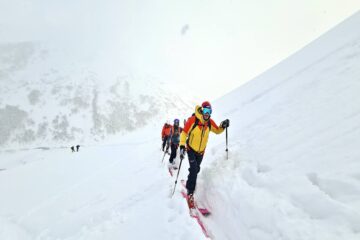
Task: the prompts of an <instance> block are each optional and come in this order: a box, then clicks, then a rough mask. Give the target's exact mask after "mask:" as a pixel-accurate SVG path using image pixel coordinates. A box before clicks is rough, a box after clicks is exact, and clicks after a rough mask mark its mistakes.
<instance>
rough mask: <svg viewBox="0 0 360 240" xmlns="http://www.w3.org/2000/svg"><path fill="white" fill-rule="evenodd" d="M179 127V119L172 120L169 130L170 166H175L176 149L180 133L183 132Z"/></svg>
mask: <svg viewBox="0 0 360 240" xmlns="http://www.w3.org/2000/svg"><path fill="white" fill-rule="evenodd" d="M179 125H180V121H179V119H175V120H174V125H173V126H172V128H171V129H170V148H171V154H170V158H169V162H170V163H171V164H172V165H174V164H175V161H174V159H175V158H176V152H177V149H178V147H179V143H180V133H181V131H182V130H183V129H182V128H181V127H180V126H179Z"/></svg>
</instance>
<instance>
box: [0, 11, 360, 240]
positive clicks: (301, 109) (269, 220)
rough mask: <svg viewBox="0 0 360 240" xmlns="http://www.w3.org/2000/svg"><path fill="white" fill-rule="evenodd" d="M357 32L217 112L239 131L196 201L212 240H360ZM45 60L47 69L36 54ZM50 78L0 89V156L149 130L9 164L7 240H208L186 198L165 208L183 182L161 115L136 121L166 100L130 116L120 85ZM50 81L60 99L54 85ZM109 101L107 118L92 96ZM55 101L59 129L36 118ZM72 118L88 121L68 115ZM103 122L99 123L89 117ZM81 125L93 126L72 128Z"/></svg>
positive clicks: (313, 48) (342, 33) (323, 41)
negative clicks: (59, 139)
mask: <svg viewBox="0 0 360 240" xmlns="http://www.w3.org/2000/svg"><path fill="white" fill-rule="evenodd" d="M358 26H360V13H359V12H358V13H357V14H355V15H354V16H352V17H351V18H349V19H348V20H346V21H345V22H343V23H341V24H340V25H338V26H337V27H335V28H334V29H333V30H331V31H330V32H328V33H326V34H325V35H323V36H322V37H320V38H319V39H317V40H316V41H314V42H313V43H311V44H310V45H308V46H307V47H305V48H303V49H302V50H300V51H299V52H297V53H296V54H294V55H293V56H291V57H289V58H288V59H286V60H285V61H283V62H282V63H280V64H278V65H277V66H275V67H274V68H272V69H270V70H269V71H267V72H265V73H263V74H262V75H260V76H259V77H257V78H255V79H253V80H252V81H250V82H249V83H248V84H246V85H244V86H241V87H240V88H238V89H235V90H234V91H232V92H230V93H229V94H227V95H225V96H223V97H222V98H220V99H218V100H217V101H215V102H213V112H214V113H213V116H212V118H213V119H214V120H215V121H216V122H217V123H219V122H220V121H221V120H223V119H225V118H229V119H230V128H229V129H228V136H229V139H228V143H229V146H228V148H229V158H228V159H226V152H225V148H226V145H225V133H224V134H222V135H211V136H210V141H209V145H208V148H207V151H206V154H205V156H204V160H203V163H202V166H201V167H202V169H201V172H200V174H199V177H198V184H197V189H196V193H195V198H196V199H197V200H198V201H199V203H201V204H202V205H204V206H206V207H208V208H209V209H210V210H211V212H212V214H211V215H210V216H208V217H206V218H203V221H204V223H205V225H206V227H207V228H208V230H209V232H210V235H211V236H212V238H213V239H221V240H223V239H224V240H225V239H228V240H239V239H241V240H272V239H273V240H275V239H276V240H278V239H291V240H297V239H299V240H305V239H306V240H323V239H331V240H342V239H347V240H357V239H359V238H360V198H359V196H360V161H359V159H360V148H359V145H360V97H359V93H360V31H359V30H358ZM18 47H19V46H18ZM18 47H13V46H7V47H6V48H5V49H6V50H7V51H9V52H11V54H10V53H9V54H10V55H8V56H13V57H14V58H15V57H16V55H17V54H18V53H16V51H17V50H14V49H18ZM21 47H24V48H25V49H28V50H26V51H22V54H31V53H32V52H33V51H34V50H33V46H32V45H30V46H28V45H26V44H25V45H23V46H21ZM37 54H40V55H37V56H38V58H41V56H42V55H41V51H40V52H39V51H38V52H37ZM32 56H34V55H32ZM16 58H19V59H23V60H22V61H26V59H27V58H26V57H25V58H23V57H19V56H17V57H16ZM7 59H8V60H7ZM9 59H10V60H9ZM11 59H12V57H11V58H10V57H9V58H2V59H1V61H2V64H7V67H6V69H7V70H6V71H2V72H1V74H0V77H1V78H2V79H5V78H8V77H10V75H11V74H10V72H12V71H15V70H16V72H17V73H16V74H20V72H22V71H23V70H21V69H22V68H23V67H24V66H25V65H26V66H29V65H28V64H25V62H22V61H20V62H18V64H17V65H16V66H15V65H12V63H11ZM28 59H30V58H28ZM29 61H30V60H29ZM31 69H34V68H31ZM47 69H48V68H47ZM30 72H31V71H30V70H28V71H26V73H27V74H29V73H30ZM34 73H36V71H35V70H34ZM9 74H10V75H9ZM42 74H43V73H41V76H43V75H42ZM48 74H49V75H48V76H43V78H42V77H41V76H40V75H39V76H37V77H38V78H39V79H43V80H39V81H36V82H35V85H33V84H31V85H30V83H27V82H23V81H22V80H19V81H16V82H15V83H14V84H8V85H6V84H5V85H4V84H2V85H1V89H2V90H1V93H2V95H1V101H0V102H1V108H0V122H1V126H0V128H1V133H2V135H1V138H0V139H1V141H2V142H1V141H0V144H2V143H5V142H8V141H10V142H11V143H14V142H16V139H19V140H21V141H24V139H32V138H33V137H34V136H38V137H39V138H41V139H45V142H46V139H48V140H49V139H51V138H54V137H55V136H58V135H57V134H58V133H59V134H60V136H67V135H66V134H69V136H73V135H74V134H75V133H76V132H83V133H89V134H90V133H92V130H93V131H96V130H98V131H100V133H105V132H107V131H111V130H113V129H123V128H125V129H132V127H134V126H137V125H143V127H142V128H140V129H138V130H136V129H134V130H133V131H128V132H126V133H123V134H122V135H119V133H122V132H121V131H120V130H119V131H115V132H114V134H115V133H117V135H116V134H115V135H114V137H113V138H112V139H108V138H107V139H106V141H105V140H101V138H99V139H98V141H97V142H93V143H89V144H84V145H81V147H80V151H79V152H75V153H71V151H70V148H69V147H66V148H62V147H54V146H56V145H55V144H54V143H53V142H52V143H51V146H50V147H48V148H46V145H45V144H43V145H42V146H41V147H43V148H38V149H27V150H26V149H24V150H20V149H17V150H12V151H2V152H0V192H1V197H0V239H11V240H12V239H14V240H15V239H21V240H22V239H38V240H43V239H64V240H65V239H66V240H72V239H74V240H75V239H77V240H78V239H86V240H93V239H109V240H110V239H163V240H168V239H178V240H188V239H205V237H204V235H203V233H202V231H201V229H200V227H199V226H198V225H197V223H196V221H195V220H194V219H192V218H190V217H189V214H188V209H187V206H186V203H185V201H184V199H182V197H181V194H180V189H181V186H177V189H176V191H175V194H174V196H173V197H171V196H170V193H171V191H172V188H173V187H174V182H175V177H173V178H171V177H170V176H169V174H168V172H167V167H166V164H164V163H161V158H162V156H163V153H162V152H161V151H160V143H161V142H160V131H161V127H162V124H163V122H164V120H165V118H166V117H164V119H161V118H160V117H161V115H159V114H158V115H157V117H155V116H154V121H152V122H149V123H147V124H145V123H142V122H141V118H139V117H137V116H139V115H136V114H137V113H138V112H139V111H140V110H134V111H133V112H132V110H131V109H133V108H132V107H131V106H132V105H131V104H134V105H135V106H136V107H138V106H139V105H140V106H142V107H145V110H144V112H142V114H144V115H145V116H147V114H148V113H149V112H151V113H153V112H154V111H152V110H151V111H148V110H149V108H150V107H149V106H148V105H146V104H148V103H149V102H150V103H151V102H152V101H158V100H157V97H158V96H159V95H158V94H153V95H151V96H154V97H153V98H152V97H149V96H144V98H145V99H143V102H141V97H140V98H139V99H138V95H137V94H136V93H134V94H133V95H132V96H133V98H135V99H138V100H139V101H140V102H135V103H133V101H132V100H128V102H127V103H128V104H129V106H128V105H126V104H125V107H124V105H123V104H122V102H116V101H120V98H117V97H116V95H117V94H118V93H119V92H118V91H125V95H126V89H127V87H126V84H127V83H126V81H125V80H121V79H120V80H119V81H118V82H117V84H115V85H110V86H97V85H96V84H93V82H95V83H98V82H97V81H91V80H89V81H85V80H84V81H82V84H81V86H78V87H76V88H74V87H73V86H72V85H71V84H70V83H71V80H69V84H68V85H61V86H58V85H57V84H56V82H57V79H58V78H62V79H72V78H76V77H81V78H83V79H89V78H91V73H89V72H85V73H81V72H80V73H76V74H75V75H72V73H71V71H70V72H67V73H66V74H64V73H62V72H61V73H56V70H54V71H53V72H49V73H48ZM81 74H83V75H81ZM16 76H17V79H23V78H20V77H19V78H18V76H19V75H16ZM47 81H49V83H48V84H49V86H50V85H51V86H52V88H47V87H45V85H46V84H47ZM64 81H68V80H64ZM90 83H91V84H90ZM22 84H24V85H23V87H24V88H25V89H26V91H25V90H24V93H25V92H26V93H27V95H25V96H26V97H23V99H21V100H20V99H18V98H17V97H16V96H15V95H14V94H15V93H16V91H15V90H16V89H18V88H20V87H21V86H22ZM128 84H129V85H131V84H132V82H131V81H130V80H129V81H128ZM151 87H153V86H150V88H151ZM99 89H100V90H99ZM101 89H108V90H106V91H108V92H109V96H107V98H106V100H104V102H103V103H104V104H105V103H106V104H105V105H106V106H107V107H106V108H112V107H113V109H112V110H109V109H108V110H104V109H98V110H96V111H94V108H97V107H98V106H99V105H100V104H99V103H100V101H102V100H100V97H99V99H97V97H96V96H97V94H96V93H97V92H101V91H103V90H101ZM151 89H152V88H151ZM159 91H160V90H159ZM23 95H24V94H23ZM160 95H161V94H160ZM4 96H6V97H4ZM50 96H52V97H51V99H50ZM121 96H123V95H121ZM161 96H163V95H161ZM116 99H117V100H116ZM8 101H10V102H11V104H7V103H8ZM48 101H50V102H51V103H49V104H51V106H53V111H52V113H51V116H52V117H51V118H47V119H44V116H45V114H41V112H42V108H41V106H45V105H44V104H45V103H47V102H48ZM15 102H16V104H14V103H15ZM94 102H95V103H94ZM169 102H170V103H169ZM111 103H114V104H111ZM142 103H143V104H142ZM161 103H162V104H164V105H163V108H166V107H169V106H177V105H176V103H175V102H171V98H167V99H166V101H161ZM166 104H170V105H168V106H166ZM186 104H187V103H186ZM94 105H96V107H95V106H94ZM130 105H131V106H130ZM150 105H151V104H150ZM184 105H185V104H184ZM35 106H39V107H35ZM75 106H77V108H76V109H79V110H72V109H75V108H74V107H75ZM63 107H64V108H63ZM154 107H155V108H157V107H158V105H156V104H155V105H154ZM194 107H195V106H194ZM65 108H66V109H67V110H66V111H65ZM118 108H121V109H118ZM59 109H64V110H62V111H63V113H62V114H58V113H57V112H59ZM89 109H92V111H89ZM175 109H176V108H175ZM181 109H182V111H183V112H186V113H179V114H178V116H177V117H178V118H180V119H184V118H186V117H188V116H190V115H191V113H192V112H193V110H194V108H193V107H192V106H188V105H185V109H183V108H181ZM44 111H45V110H44ZM77 111H79V112H77ZM124 111H125V112H126V111H129V112H126V114H125V115H126V117H128V119H127V121H125V123H124V124H125V125H126V124H129V125H126V126H122V125H121V124H122V122H121V121H120V122H117V121H116V119H118V118H119V119H120V120H122V119H123V117H124V116H122V115H121V114H120V113H123V112H124ZM159 111H160V109H159ZM96 112H97V114H98V115H97V117H99V118H97V117H96V116H95V117H94V114H96ZM155 112H156V110H155ZM105 113H106V114H105ZM118 113H119V114H118ZM76 114H84V115H85V116H84V119H87V120H88V119H93V120H92V121H81V118H79V117H76V118H71V117H70V116H72V115H76ZM112 114H114V115H112ZM56 115H58V116H56ZM150 117H151V116H150ZM73 119H75V120H76V121H75V120H74V122H73ZM79 119H80V120H79ZM96 119H97V120H99V124H100V123H101V124H100V127H98V128H96V127H94V126H95V124H96V121H97V120H96ZM160 119H161V121H160ZM107 121H109V122H111V121H115V122H113V123H112V126H113V127H114V128H111V130H108V129H107V128H106V126H107V125H106V123H107ZM133 121H134V122H133ZM139 121H140V122H139ZM4 122H5V123H6V127H4V125H3V123H4ZM117 124H119V125H117ZM132 124H134V125H132ZM120 125H121V126H120ZM66 126H68V127H66ZM70 126H71V127H70ZM8 127H9V128H10V129H8ZM116 127H118V128H116ZM72 128H74V130H71V129H72ZM50 132H51V134H50ZM42 134H43V135H42ZM83 135H84V136H87V135H86V134H82V135H81V136H83ZM42 136H46V137H45V138H42ZM94 136H95V137H96V136H101V134H100V135H97V134H93V135H92V137H94ZM14 139H15V140H14ZM34 142H36V141H34ZM13 146H15V145H13ZM167 159H168V156H166V158H165V162H167ZM177 164H179V159H177ZM187 168H188V163H187V161H186V160H184V162H183V165H182V167H181V169H180V174H179V179H186V176H187Z"/></svg>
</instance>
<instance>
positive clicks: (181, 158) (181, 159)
mask: <svg viewBox="0 0 360 240" xmlns="http://www.w3.org/2000/svg"><path fill="white" fill-rule="evenodd" d="M183 159H184V157H180V165H179V171H178V172H177V176H176V180H175V186H174V190H173V192H172V194H171V197H172V196H174V193H175V189H176V184H177V180H178V178H179V173H180V169H181V163H182V161H183Z"/></svg>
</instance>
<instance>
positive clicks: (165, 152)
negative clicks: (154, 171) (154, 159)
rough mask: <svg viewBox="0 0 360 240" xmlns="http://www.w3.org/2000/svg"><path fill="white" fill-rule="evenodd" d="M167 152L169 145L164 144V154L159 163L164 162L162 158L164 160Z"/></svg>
mask: <svg viewBox="0 0 360 240" xmlns="http://www.w3.org/2000/svg"><path fill="white" fill-rule="evenodd" d="M168 152H169V144H166V149H165V152H164V156H163V158H162V160H161V162H162V163H163V162H164V158H165V155H166V154H167V153H168Z"/></svg>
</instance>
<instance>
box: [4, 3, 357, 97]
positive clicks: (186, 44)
mask: <svg viewBox="0 0 360 240" xmlns="http://www.w3.org/2000/svg"><path fill="white" fill-rule="evenodd" d="M359 9H360V1H359V0H301V1H298V0H297V1H290V0H272V1H269V0H237V1H236V0H176V1H175V0H116V1H115V0H61V1H60V0H59V1H49V0H0V41H1V42H9V41H29V40H30V41H34V40H36V41H53V42H58V43H59V44H60V45H61V44H63V46H64V47H68V46H72V48H73V49H77V50H78V51H79V52H83V53H84V52H87V53H89V52H93V54H94V56H96V58H97V59H98V60H99V62H100V61H101V62H102V64H109V66H111V67H112V68H119V69H122V70H123V71H129V72H133V73H140V74H144V75H146V74H149V75H151V76H154V77H156V78H158V79H161V80H163V81H164V82H168V83H174V81H176V82H177V83H180V85H181V86H182V87H183V88H181V89H182V91H183V89H185V88H187V89H191V90H189V92H190V93H191V94H195V93H196V94H199V96H198V97H199V98H202V99H210V100H213V99H215V98H217V97H219V96H221V95H223V94H225V93H226V92H229V91H231V90H232V89H234V88H235V87H237V86H240V85H241V84H243V83H244V82H246V81H248V80H251V79H252V78H253V77H255V76H257V75H259V74H260V73H261V72H263V71H264V70H266V69H268V68H270V67H271V66H273V65H275V64H276V63H278V62H279V61H281V60H283V59H284V58H286V57H287V56H289V55H290V54H292V53H294V52H295V51H297V50H299V49H300V48H301V47H303V46H305V45H306V44H308V43H309V42H311V41H312V40H314V39H316V38H317V37H319V36H320V35H321V34H323V33H324V32H325V31H327V30H329V29H331V28H332V27H334V26H335V25H336V24H338V23H340V22H341V21H343V20H344V19H346V18H347V17H349V16H351V15H352V14H353V13H355V12H357V11H358V10H359ZM174 86H175V85H174ZM189 92H188V93H189Z"/></svg>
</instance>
